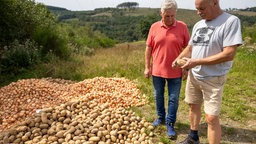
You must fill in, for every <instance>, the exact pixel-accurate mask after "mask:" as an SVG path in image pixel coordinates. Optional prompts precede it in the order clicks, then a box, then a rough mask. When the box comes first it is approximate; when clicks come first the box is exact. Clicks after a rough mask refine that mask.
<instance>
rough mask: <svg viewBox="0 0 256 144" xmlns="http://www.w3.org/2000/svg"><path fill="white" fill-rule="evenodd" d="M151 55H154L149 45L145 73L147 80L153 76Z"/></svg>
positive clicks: (146, 52) (146, 51)
mask: <svg viewBox="0 0 256 144" xmlns="http://www.w3.org/2000/svg"><path fill="white" fill-rule="evenodd" d="M151 54H152V47H151V46H149V45H146V50H145V71H144V75H145V77H146V78H149V77H150V76H151V65H150V62H151Z"/></svg>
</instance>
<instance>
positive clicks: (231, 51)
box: [182, 45, 238, 69]
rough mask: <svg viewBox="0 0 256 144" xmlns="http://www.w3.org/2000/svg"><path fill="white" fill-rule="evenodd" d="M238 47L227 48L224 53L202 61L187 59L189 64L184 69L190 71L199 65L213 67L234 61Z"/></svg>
mask: <svg viewBox="0 0 256 144" xmlns="http://www.w3.org/2000/svg"><path fill="white" fill-rule="evenodd" d="M237 47H238V45H234V46H228V47H225V48H223V51H222V52H220V53H218V54H216V55H212V56H209V57H206V58H202V59H186V60H187V63H186V64H185V65H184V66H183V67H182V68H184V69H190V68H193V67H195V66H197V65H213V64H219V63H223V62H227V61H232V60H233V59H234V57H235V54H236V49H237Z"/></svg>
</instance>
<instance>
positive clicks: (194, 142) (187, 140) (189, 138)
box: [178, 136, 200, 144]
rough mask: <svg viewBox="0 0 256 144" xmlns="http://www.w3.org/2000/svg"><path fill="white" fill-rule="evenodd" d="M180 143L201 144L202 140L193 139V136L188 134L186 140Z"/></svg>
mask: <svg viewBox="0 0 256 144" xmlns="http://www.w3.org/2000/svg"><path fill="white" fill-rule="evenodd" d="M178 144H200V141H199V140H197V141H195V140H193V139H192V137H191V136H188V137H187V138H186V139H185V140H184V141H182V142H179V143H178Z"/></svg>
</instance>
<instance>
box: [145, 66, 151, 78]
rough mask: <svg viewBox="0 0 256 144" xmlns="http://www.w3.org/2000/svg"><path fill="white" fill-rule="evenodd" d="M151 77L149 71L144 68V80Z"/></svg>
mask: <svg viewBox="0 0 256 144" xmlns="http://www.w3.org/2000/svg"><path fill="white" fill-rule="evenodd" d="M151 75H152V71H151V69H148V68H146V69H145V70H144V76H145V78H150V77H151Z"/></svg>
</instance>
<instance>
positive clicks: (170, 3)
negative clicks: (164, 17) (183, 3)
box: [161, 0, 178, 12]
mask: <svg viewBox="0 0 256 144" xmlns="http://www.w3.org/2000/svg"><path fill="white" fill-rule="evenodd" d="M168 9H174V10H176V11H177V9H178V6H177V3H176V1H175V0H164V1H163V3H162V6H161V12H164V11H166V10H168Z"/></svg>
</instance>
